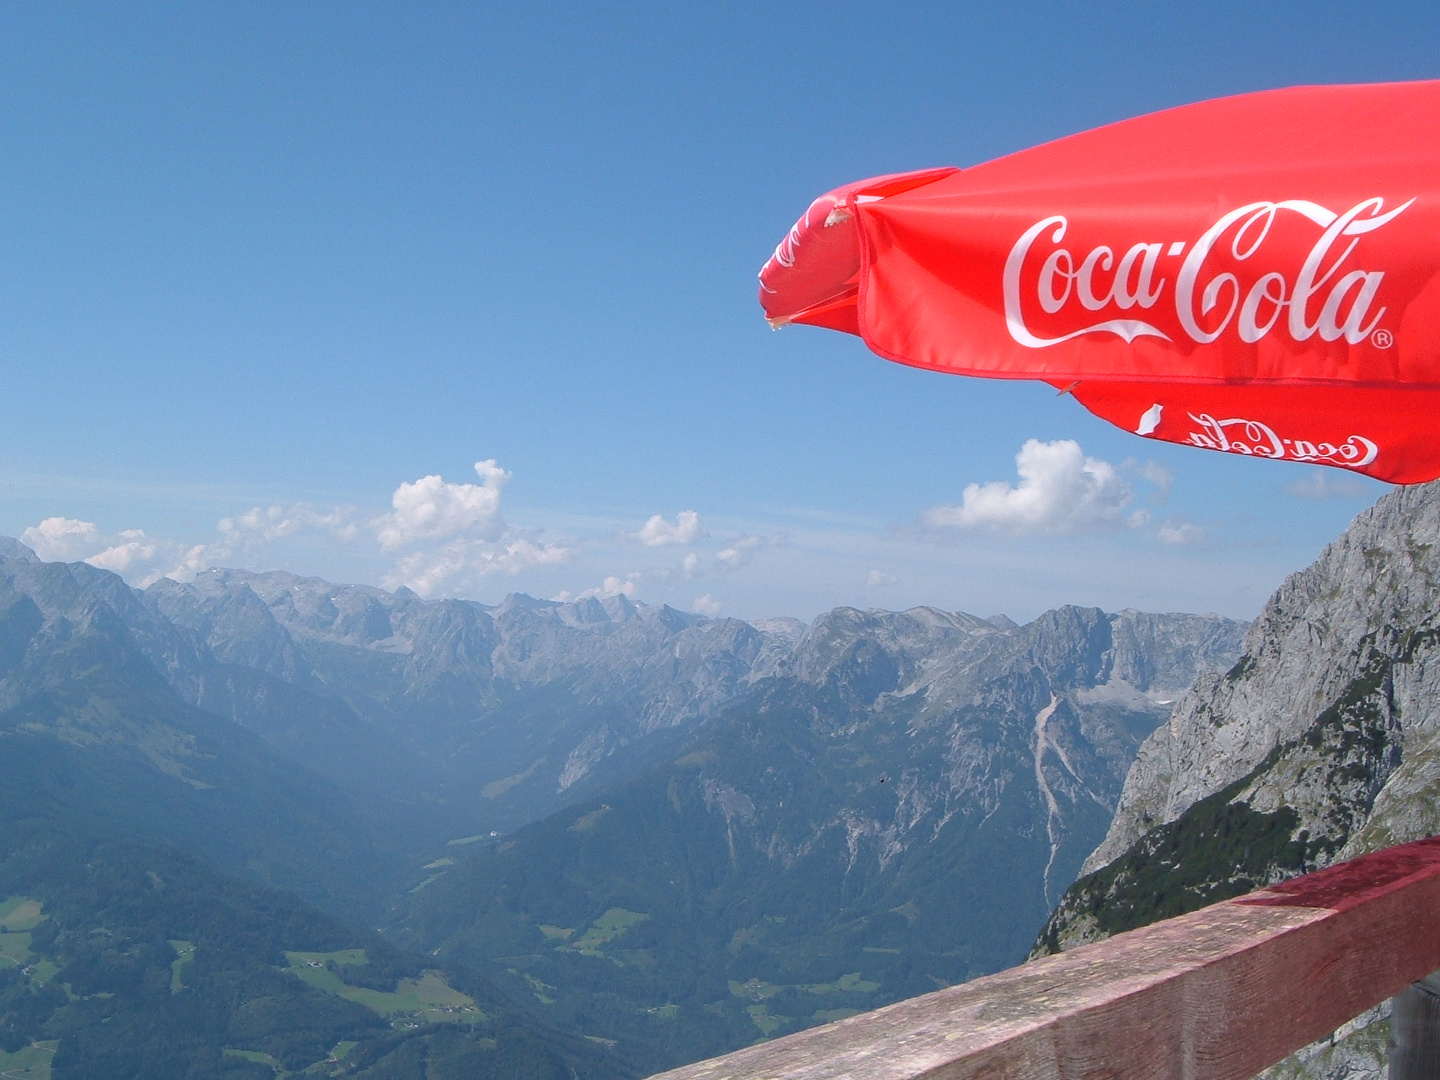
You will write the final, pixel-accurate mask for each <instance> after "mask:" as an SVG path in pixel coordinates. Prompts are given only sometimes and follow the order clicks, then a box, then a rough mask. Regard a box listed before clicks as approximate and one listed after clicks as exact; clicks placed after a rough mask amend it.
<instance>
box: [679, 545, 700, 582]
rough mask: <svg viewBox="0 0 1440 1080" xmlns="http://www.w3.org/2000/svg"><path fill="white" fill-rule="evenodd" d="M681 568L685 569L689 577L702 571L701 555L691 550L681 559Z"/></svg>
mask: <svg viewBox="0 0 1440 1080" xmlns="http://www.w3.org/2000/svg"><path fill="white" fill-rule="evenodd" d="M680 569H682V570H684V571H685V576H686V577H687V578H692V577H694V576H695V575H696V574H697V573H699V571H700V556H699V555H698V554H697V553H696V552H693V551H692V552H690V554H688V555H686V556H685V558H684V559H682V560H681V561H680Z"/></svg>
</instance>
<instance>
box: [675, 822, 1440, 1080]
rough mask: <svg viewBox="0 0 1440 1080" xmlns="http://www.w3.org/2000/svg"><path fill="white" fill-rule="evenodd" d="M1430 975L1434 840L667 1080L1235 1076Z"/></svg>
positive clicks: (1182, 1079) (1436, 947)
mask: <svg viewBox="0 0 1440 1080" xmlns="http://www.w3.org/2000/svg"><path fill="white" fill-rule="evenodd" d="M1437 968H1440V838H1432V839H1430V840H1422V841H1419V842H1417V843H1413V844H1404V845H1401V846H1399V847H1393V848H1389V849H1387V850H1385V851H1380V852H1376V853H1375V854H1373V855H1366V856H1363V857H1361V858H1359V859H1354V860H1352V861H1350V862H1347V863H1341V864H1339V865H1337V866H1332V867H1329V868H1327V869H1325V870H1321V871H1318V872H1316V873H1313V874H1307V875H1305V876H1304V877H1300V878H1295V879H1293V880H1291V881H1288V882H1285V883H1283V884H1281V885H1277V886H1275V887H1273V888H1271V889H1267V890H1261V891H1260V892H1256V893H1251V894H1250V895H1249V896H1246V897H1241V898H1239V899H1236V900H1227V901H1225V902H1224V903H1220V904H1215V905H1214V906H1212V907H1208V908H1205V909H1203V910H1201V911H1196V912H1193V913H1191V914H1189V915H1182V916H1180V917H1179V918H1175V919H1168V920H1166V921H1165V922H1161V923H1156V924H1154V925H1152V926H1147V927H1145V928H1143V929H1140V930H1133V931H1131V932H1130V933H1127V934H1119V935H1117V936H1115V937H1113V938H1110V939H1109V940H1107V941H1102V942H1097V943H1096V944H1093V945H1084V946H1081V947H1079V948H1077V949H1073V950H1071V951H1070V952H1068V953H1064V954H1062V955H1059V956H1048V957H1045V958H1043V959H1040V960H1035V961H1032V962H1030V963H1028V964H1023V965H1021V966H1020V967H1016V968H1011V969H1009V970H1008V971H1002V972H999V973H998V974H995V975H988V976H986V977H984V978H981V979H976V980H974V981H973V982H968V983H965V984H963V985H961V986H953V987H950V988H949V989H946V990H941V991H939V992H937V993H934V994H926V995H925V996H924V997H918V998H911V999H910V1000H908V1001H901V1002H897V1003H896V1004H894V1005H890V1006H888V1007H886V1008H883V1009H878V1010H876V1011H875V1012H871V1013H865V1014H863V1015H860V1016H854V1017H851V1018H850V1019H848V1020H840V1021H837V1022H835V1023H832V1024H827V1025H825V1026H823V1027H817V1028H811V1029H809V1030H807V1031H802V1032H798V1033H797V1034H794V1035H789V1036H786V1037H785V1038H783V1039H776V1040H774V1041H773V1042H767V1043H762V1044H760V1045H757V1046H751V1047H747V1048H746V1049H744V1050H739V1051H736V1052H735V1053H733V1054H727V1055H726V1056H724V1057H719V1058H713V1059H711V1060H709V1061H702V1062H697V1063H696V1064H694V1065H687V1066H684V1067H683V1068H680V1069H675V1070H673V1071H671V1072H667V1073H662V1074H660V1076H663V1077H664V1078H665V1080H841V1078H851V1080H912V1078H919V1077H926V1078H935V1080H969V1078H972V1077H973V1078H976V1080H979V1078H981V1077H984V1078H986V1080H1246V1078H1247V1077H1250V1076H1253V1075H1254V1074H1255V1073H1256V1072H1258V1071H1260V1070H1261V1069H1263V1068H1265V1067H1267V1066H1269V1065H1273V1064H1274V1063H1275V1062H1277V1061H1279V1060H1280V1059H1281V1058H1283V1057H1285V1056H1286V1055H1287V1054H1290V1053H1292V1052H1294V1051H1295V1050H1298V1049H1299V1048H1300V1047H1302V1046H1305V1045H1306V1044H1307V1043H1311V1042H1313V1041H1315V1040H1316V1039H1318V1038H1320V1037H1321V1036H1324V1035H1326V1034H1328V1033H1329V1032H1331V1031H1333V1030H1334V1029H1335V1028H1337V1027H1339V1026H1340V1025H1341V1024H1343V1023H1344V1022H1345V1021H1347V1020H1349V1019H1351V1018H1352V1017H1354V1016H1356V1015H1357V1014H1359V1013H1360V1012H1363V1011H1364V1010H1365V1009H1368V1008H1370V1007H1371V1006H1372V1005H1376V1004H1378V1003H1379V1002H1381V1001H1384V1000H1385V999H1387V998H1389V997H1392V996H1394V995H1395V994H1396V993H1397V992H1398V991H1400V990H1401V989H1402V988H1404V987H1405V986H1407V985H1408V984H1410V983H1412V982H1414V981H1415V980H1417V979H1420V978H1422V977H1423V976H1425V975H1428V974H1429V973H1430V972H1432V971H1435V970H1436V969H1437Z"/></svg>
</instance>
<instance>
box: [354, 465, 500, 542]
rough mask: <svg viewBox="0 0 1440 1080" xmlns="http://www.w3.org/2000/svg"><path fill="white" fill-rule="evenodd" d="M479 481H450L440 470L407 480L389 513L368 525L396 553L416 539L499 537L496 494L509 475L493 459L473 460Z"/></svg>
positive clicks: (393, 498) (493, 538)
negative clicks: (476, 482) (466, 482)
mask: <svg viewBox="0 0 1440 1080" xmlns="http://www.w3.org/2000/svg"><path fill="white" fill-rule="evenodd" d="M475 472H476V473H477V474H479V476H480V483H478V484H450V483H447V482H446V481H445V480H444V478H443V477H441V476H440V475H439V474H435V475H432V476H422V477H421V478H420V479H419V480H416V481H413V482H411V481H406V482H404V483H402V484H401V485H400V486H399V487H397V488H396V489H395V494H394V495H393V496H391V499H390V505H391V507H392V512H391V513H389V514H386V515H385V516H383V517H380V518H376V519H375V521H374V522H372V525H373V526H374V528H375V535H376V538H377V539H378V540H379V541H380V546H381V547H382V548H383V549H384V550H386V551H394V550H396V549H398V548H402V547H405V546H406V545H408V544H412V543H414V542H415V541H417V540H439V539H445V538H447V537H451V536H458V535H461V534H469V535H472V536H476V537H478V538H480V539H483V540H498V539H500V537H501V535H502V534H503V532H504V530H505V523H504V521H502V520H501V518H500V493H501V491H502V490H504V487H505V484H506V482H507V481H508V480H509V479H510V474H509V473H508V472H506V471H505V470H504V469H502V468H500V466H499V465H498V464H496V462H495V459H494V458H489V459H487V460H485V461H477V462H476V463H475Z"/></svg>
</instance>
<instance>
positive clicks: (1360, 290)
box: [1004, 196, 1415, 460]
mask: <svg viewBox="0 0 1440 1080" xmlns="http://www.w3.org/2000/svg"><path fill="white" fill-rule="evenodd" d="M1414 202H1415V200H1414V199H1411V200H1409V201H1408V202H1405V203H1403V204H1401V205H1400V206H1397V207H1396V208H1395V209H1393V210H1389V211H1385V210H1384V206H1385V200H1384V199H1383V198H1380V197H1378V196H1377V197H1375V198H1370V199H1364V200H1362V201H1361V202H1358V203H1356V204H1355V205H1354V206H1352V207H1351V208H1350V209H1349V210H1346V211H1345V212H1344V213H1340V214H1337V213H1335V212H1334V211H1332V210H1328V209H1326V208H1325V207H1323V206H1321V205H1319V204H1318V203H1313V202H1308V201H1306V200H1304V199H1287V200H1285V201H1283V202H1256V203H1249V204H1247V205H1245V206H1241V207H1239V208H1237V209H1235V210H1231V211H1230V212H1229V213H1227V214H1225V215H1224V216H1223V217H1221V218H1220V219H1219V220H1218V221H1216V222H1215V223H1214V224H1213V225H1211V226H1210V227H1209V228H1208V229H1206V230H1205V232H1204V233H1203V234H1201V236H1200V238H1199V239H1198V240H1196V241H1195V242H1194V243H1193V244H1192V243H1189V242H1188V241H1185V240H1171V241H1168V242H1167V241H1164V240H1162V241H1158V242H1153V241H1141V242H1139V243H1135V244H1132V245H1131V246H1130V247H1129V248H1128V249H1126V250H1125V251H1124V253H1123V254H1118V255H1117V251H1116V249H1113V248H1111V247H1109V246H1108V245H1106V244H1098V245H1095V246H1094V247H1092V248H1091V249H1090V250H1089V251H1088V252H1085V253H1084V254H1083V255H1081V254H1078V253H1072V252H1071V251H1070V250H1069V249H1067V248H1066V247H1064V246H1062V245H1063V242H1064V240H1065V235H1066V232H1067V230H1068V229H1069V224H1070V223H1069V221H1068V219H1067V218H1066V217H1065V216H1064V215H1061V214H1055V215H1052V216H1050V217H1047V218H1043V219H1041V220H1040V221H1037V222H1036V223H1035V224H1034V225H1031V226H1030V227H1029V228H1028V229H1026V230H1025V232H1024V233H1023V234H1022V235H1021V236H1020V239H1018V240H1017V241H1016V242H1015V246H1014V247H1012V248H1011V249H1010V254H1009V256H1008V257H1007V258H1006V260H1005V272H1004V293H1005V322H1006V326H1007V327H1008V329H1009V331H1010V336H1011V337H1012V338H1014V340H1015V341H1016V342H1018V343H1019V344H1021V345H1025V346H1028V347H1029V348H1032V349H1041V348H1045V347H1047V346H1050V345H1058V344H1060V343H1061V342H1062V341H1069V340H1071V339H1072V338H1077V337H1080V336H1081V335H1082V334H1093V333H1110V334H1115V335H1117V336H1118V337H1120V338H1122V339H1123V340H1125V341H1126V342H1133V341H1135V340H1136V339H1137V338H1140V337H1156V338H1160V339H1162V340H1164V341H1171V340H1173V339H1172V337H1171V335H1170V334H1169V333H1167V332H1166V331H1165V330H1163V329H1161V328H1160V326H1158V325H1156V323H1157V322H1166V323H1170V322H1171V320H1170V319H1169V318H1168V315H1167V313H1166V308H1167V307H1173V312H1174V321H1173V323H1172V326H1171V328H1172V330H1176V329H1178V331H1179V332H1183V333H1184V334H1185V335H1187V336H1188V337H1189V338H1190V339H1191V340H1192V341H1194V342H1196V343H1197V344H1201V345H1204V344H1208V343H1210V342H1212V341H1215V340H1216V339H1218V338H1219V337H1220V336H1221V335H1222V334H1224V333H1226V332H1227V331H1233V332H1234V333H1235V334H1236V335H1238V336H1239V338H1240V340H1241V341H1244V342H1247V343H1254V342H1257V341H1259V340H1260V339H1261V338H1263V337H1265V336H1266V335H1267V334H1269V333H1271V332H1272V331H1275V330H1277V329H1278V330H1283V332H1285V333H1288V334H1289V336H1290V337H1291V338H1292V339H1293V340H1295V341H1296V342H1303V341H1308V340H1310V339H1311V338H1312V337H1316V336H1318V337H1319V338H1320V340H1322V341H1327V342H1329V341H1339V340H1341V339H1343V340H1344V341H1346V342H1348V343H1349V344H1351V345H1358V344H1360V343H1361V342H1363V341H1365V340H1366V339H1367V338H1371V337H1372V335H1374V339H1375V340H1374V341H1373V342H1372V343H1373V344H1375V345H1377V347H1387V348H1388V347H1389V345H1390V344H1393V341H1394V338H1393V334H1392V333H1391V332H1390V331H1389V330H1384V329H1381V330H1379V331H1378V332H1377V327H1378V325H1379V322H1380V320H1381V318H1382V317H1383V316H1384V315H1385V310H1386V309H1385V307H1384V306H1383V305H1381V304H1379V303H1378V300H1377V297H1378V294H1379V292H1380V287H1381V284H1382V283H1383V281H1384V279H1385V273H1384V271H1382V270H1367V269H1361V268H1356V269H1350V270H1347V271H1345V272H1344V273H1342V272H1341V268H1342V267H1343V266H1345V265H1346V262H1347V260H1349V259H1350V256H1351V255H1352V254H1354V252H1355V249H1356V246H1357V245H1358V244H1359V242H1360V241H1359V238H1360V237H1361V236H1363V235H1364V234H1366V233H1371V232H1374V231H1375V230H1376V229H1379V228H1381V227H1382V226H1384V225H1387V224H1389V223H1390V222H1391V221H1393V220H1394V219H1395V218H1396V217H1398V216H1399V215H1400V214H1401V213H1403V212H1404V211H1405V210H1406V209H1407V208H1408V207H1409V206H1411V205H1412V204H1413V203H1414ZM1282 213H1283V214H1296V215H1299V217H1300V218H1302V219H1304V220H1308V221H1309V222H1311V223H1312V224H1313V225H1314V226H1315V227H1318V228H1319V230H1320V232H1319V235H1318V236H1317V237H1316V238H1315V239H1314V241H1313V243H1311V246H1310V248H1309V250H1308V251H1305V252H1304V254H1303V258H1301V259H1299V260H1298V265H1296V264H1295V263H1296V260H1295V259H1294V252H1295V251H1296V249H1295V247H1294V245H1293V244H1286V245H1284V246H1283V247H1284V250H1280V249H1279V248H1280V246H1279V245H1274V244H1272V245H1270V247H1267V245H1266V240H1267V239H1270V238H1271V236H1272V233H1273V232H1274V231H1275V225H1276V222H1277V220H1278V219H1280V216H1281V215H1282ZM1287 227H1288V223H1287ZM1306 227H1307V228H1308V227H1309V226H1306ZM1347 240H1348V243H1346V242H1345V241H1347ZM1081 250H1083V248H1082V249H1081ZM1287 253H1290V255H1291V259H1290V262H1291V265H1289V266H1285V265H1281V264H1282V263H1283V262H1284V256H1285V255H1286V254H1287ZM1252 259H1253V260H1254V263H1253V264H1252V266H1253V270H1252V269H1251V267H1245V266H1242V265H1241V264H1245V263H1250V261H1251V260H1252ZM1176 260H1179V261H1178V262H1177V261H1176ZM1226 267H1228V269H1227V268H1226ZM1246 270H1250V271H1251V272H1249V273H1243V271H1246ZM1172 280H1173V285H1172V284H1171V282H1172ZM1067 316H1070V317H1068V318H1067ZM1057 321H1062V322H1063V323H1068V324H1069V325H1068V326H1065V327H1064V328H1062V329H1061V330H1060V331H1059V332H1058V333H1057V332H1055V331H1053V330H1045V329H1038V330H1037V327H1040V325H1041V324H1042V323H1044V324H1046V325H1053V324H1054V323H1055V322H1057ZM1076 324H1079V325H1076ZM1267 456H1274V455H1267ZM1316 460H1318V459H1316Z"/></svg>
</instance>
